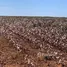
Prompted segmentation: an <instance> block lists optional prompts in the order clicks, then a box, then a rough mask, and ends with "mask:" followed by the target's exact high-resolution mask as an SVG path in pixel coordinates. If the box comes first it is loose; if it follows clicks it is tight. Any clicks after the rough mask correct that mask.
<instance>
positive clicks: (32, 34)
mask: <svg viewBox="0 0 67 67" xmlns="http://www.w3.org/2000/svg"><path fill="white" fill-rule="evenodd" d="M0 66H1V67H67V18H58V17H55V18H53V17H10V16H9V17H6V16H5V17H0Z"/></svg>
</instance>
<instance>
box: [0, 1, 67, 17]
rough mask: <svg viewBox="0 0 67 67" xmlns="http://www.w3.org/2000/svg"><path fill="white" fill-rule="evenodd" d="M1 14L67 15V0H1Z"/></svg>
mask: <svg viewBox="0 0 67 67" xmlns="http://www.w3.org/2000/svg"><path fill="white" fill-rule="evenodd" d="M0 16H58V17H60V16H61V17H67V0H0Z"/></svg>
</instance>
